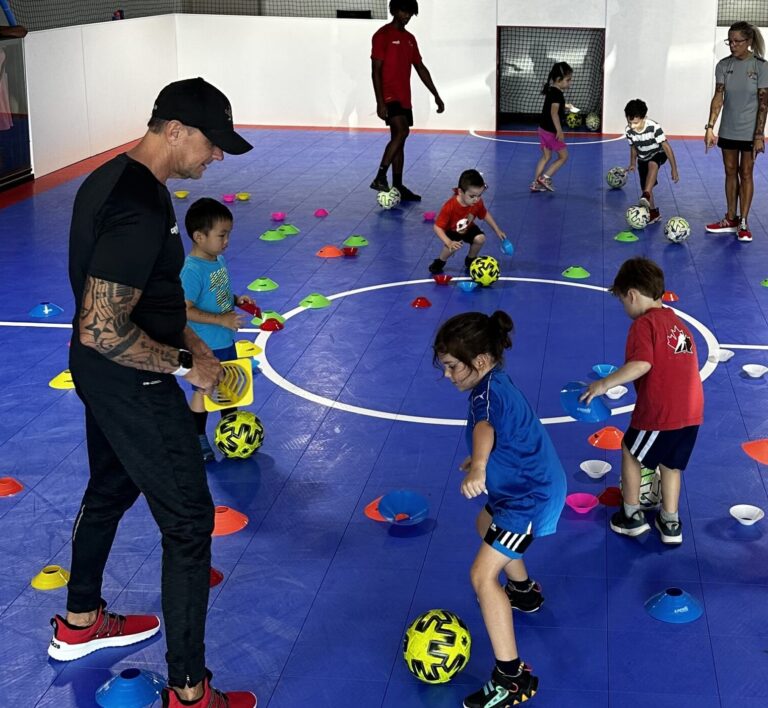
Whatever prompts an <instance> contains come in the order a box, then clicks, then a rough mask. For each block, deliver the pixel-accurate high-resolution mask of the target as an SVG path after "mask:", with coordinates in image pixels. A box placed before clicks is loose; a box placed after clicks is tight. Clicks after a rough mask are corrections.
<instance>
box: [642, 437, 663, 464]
mask: <svg viewBox="0 0 768 708" xmlns="http://www.w3.org/2000/svg"><path fill="white" fill-rule="evenodd" d="M658 437H659V431H658V430H654V431H653V432H652V433H651V435H650V438H649V440H648V442H647V443H646V444H645V447H644V448H643V449H642V450H640V454H639V455H638V456H637V459H638V460H639V461H640V462H642V461H643V458H644V457H645V456H646V455H647V454H648V450H650V449H651V448H652V447H653V443H655V442H656V438H658Z"/></svg>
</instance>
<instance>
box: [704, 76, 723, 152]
mask: <svg viewBox="0 0 768 708" xmlns="http://www.w3.org/2000/svg"><path fill="white" fill-rule="evenodd" d="M724 98H725V84H716V85H715V95H714V96H712V101H711V103H710V104H709V120H708V121H707V125H711V126H712V127H711V128H707V129H706V132H705V133H704V146H705V147H706V148H707V149H709V148H711V147H714V146H715V132H714V126H715V123H717V118H718V116H719V115H720V111H721V110H722V109H723V100H724Z"/></svg>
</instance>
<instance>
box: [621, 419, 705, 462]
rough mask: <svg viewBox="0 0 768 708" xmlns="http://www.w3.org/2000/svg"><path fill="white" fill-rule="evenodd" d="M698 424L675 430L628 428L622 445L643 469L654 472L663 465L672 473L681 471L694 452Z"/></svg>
mask: <svg viewBox="0 0 768 708" xmlns="http://www.w3.org/2000/svg"><path fill="white" fill-rule="evenodd" d="M698 433H699V426H698V425H689V426H688V427H687V428H678V429H677V430H638V429H637V428H632V427H629V428H627V432H626V433H624V445H625V447H626V448H627V450H629V452H630V454H631V455H632V457H634V458H635V459H636V460H637V461H638V462H639V463H640V464H641V465H642V466H643V467H647V468H648V469H650V470H655V469H656V468H657V467H658V466H659V465H664V467H667V468H669V469H671V470H684V469H685V467H686V465H687V464H688V460H689V459H690V457H691V453H692V452H693V446H694V444H695V442H696V436H697V435H698Z"/></svg>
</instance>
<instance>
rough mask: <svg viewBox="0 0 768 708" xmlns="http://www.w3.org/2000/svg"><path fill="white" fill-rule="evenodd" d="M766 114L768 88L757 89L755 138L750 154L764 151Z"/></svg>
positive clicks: (767, 109)
mask: <svg viewBox="0 0 768 708" xmlns="http://www.w3.org/2000/svg"><path fill="white" fill-rule="evenodd" d="M766 115H768V88H761V89H757V119H756V120H755V140H754V143H753V146H752V155H753V156H756V155H757V153H759V152H765V137H764V132H765V117H766Z"/></svg>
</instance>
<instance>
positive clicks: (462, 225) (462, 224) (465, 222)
mask: <svg viewBox="0 0 768 708" xmlns="http://www.w3.org/2000/svg"><path fill="white" fill-rule="evenodd" d="M468 226H469V219H459V220H458V221H457V222H456V232H457V233H461V232H462V231H464V229H466V228H467V227H468Z"/></svg>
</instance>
